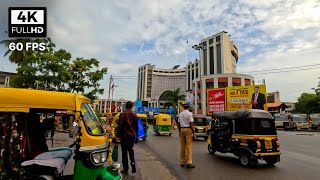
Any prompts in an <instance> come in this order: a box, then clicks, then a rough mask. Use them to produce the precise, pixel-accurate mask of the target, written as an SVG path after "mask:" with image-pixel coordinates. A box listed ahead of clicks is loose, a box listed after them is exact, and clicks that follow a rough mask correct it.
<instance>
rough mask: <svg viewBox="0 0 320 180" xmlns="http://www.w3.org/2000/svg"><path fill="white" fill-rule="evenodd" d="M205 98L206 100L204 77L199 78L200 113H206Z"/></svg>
mask: <svg viewBox="0 0 320 180" xmlns="http://www.w3.org/2000/svg"><path fill="white" fill-rule="evenodd" d="M206 100H207V96H206V81H205V79H201V110H202V111H201V112H202V114H206V108H207V106H206Z"/></svg>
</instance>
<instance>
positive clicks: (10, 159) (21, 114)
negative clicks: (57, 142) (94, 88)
mask: <svg viewBox="0 0 320 180" xmlns="http://www.w3.org/2000/svg"><path fill="white" fill-rule="evenodd" d="M90 102H91V101H90V99H88V98H86V97H84V96H82V95H79V94H74V93H63V92H53V91H42V90H31V89H17V88H0V151H1V152H5V154H4V156H2V154H0V179H74V180H82V179H86V180H98V179H99V180H109V179H122V177H121V174H120V171H119V168H120V164H119V163H114V162H113V160H114V159H116V160H117V157H116V155H117V151H113V148H114V147H116V146H113V145H112V144H111V141H112V137H113V136H114V134H113V133H112V132H111V131H110V133H106V132H105V131H104V130H103V128H102V125H101V122H100V121H99V119H98V117H97V116H96V114H95V113H94V111H93V109H92V108H91V106H90ZM60 110H61V111H73V112H74V114H75V118H76V119H75V120H76V123H75V122H74V123H72V124H73V125H72V128H71V130H70V133H69V134H68V133H60V134H59V136H61V137H60V138H59V139H61V138H62V139H65V140H66V142H65V143H69V142H68V135H69V137H70V138H74V139H70V140H69V141H70V146H67V147H56V148H52V149H49V148H48V145H47V142H46V138H45V134H44V132H43V130H42V126H41V123H40V116H39V113H43V114H46V113H51V114H55V113H56V112H57V111H60ZM53 123H54V121H53ZM56 135H57V133H55V136H56ZM65 136H66V137H65ZM3 137H5V138H3ZM72 142H74V143H72ZM71 143H72V144H71ZM115 149H117V148H115ZM72 155H74V158H73V159H74V165H73V169H74V170H73V174H72V175H67V176H63V171H64V169H65V167H66V165H67V162H68V161H70V159H71V157H72ZM113 155H114V157H113ZM107 161H108V162H109V166H108V167H105V166H104V164H105V163H106V162H107ZM72 164H73V163H72Z"/></svg>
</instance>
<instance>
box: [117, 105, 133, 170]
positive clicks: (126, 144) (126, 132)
mask: <svg viewBox="0 0 320 180" xmlns="http://www.w3.org/2000/svg"><path fill="white" fill-rule="evenodd" d="M132 106H133V103H132V102H131V101H128V102H127V103H126V111H125V112H123V113H121V114H120V117H119V121H118V129H117V132H118V137H119V138H120V139H121V150H122V164H123V170H122V171H121V172H122V173H124V174H128V169H129V165H128V153H127V152H129V156H130V161H131V163H130V164H131V167H132V173H135V172H136V165H135V159H134V151H133V146H134V137H135V135H138V117H137V115H136V114H134V113H133V112H132V110H131V109H132Z"/></svg>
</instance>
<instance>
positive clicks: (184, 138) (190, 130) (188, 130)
mask: <svg viewBox="0 0 320 180" xmlns="http://www.w3.org/2000/svg"><path fill="white" fill-rule="evenodd" d="M188 108H189V105H188V104H183V111H182V112H181V113H180V114H179V118H178V127H179V136H180V164H181V167H185V166H187V168H195V166H194V165H193V164H192V141H193V140H195V139H196V136H195V134H194V126H193V122H194V120H193V117H192V113H191V112H189V110H188Z"/></svg>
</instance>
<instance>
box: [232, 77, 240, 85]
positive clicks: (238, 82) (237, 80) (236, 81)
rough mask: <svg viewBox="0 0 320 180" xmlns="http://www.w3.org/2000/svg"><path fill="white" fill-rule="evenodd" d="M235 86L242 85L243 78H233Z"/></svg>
mask: <svg viewBox="0 0 320 180" xmlns="http://www.w3.org/2000/svg"><path fill="white" fill-rule="evenodd" d="M232 85H233V86H241V78H232Z"/></svg>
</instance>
